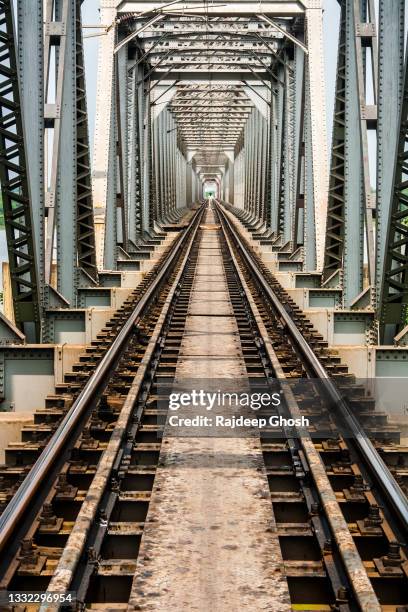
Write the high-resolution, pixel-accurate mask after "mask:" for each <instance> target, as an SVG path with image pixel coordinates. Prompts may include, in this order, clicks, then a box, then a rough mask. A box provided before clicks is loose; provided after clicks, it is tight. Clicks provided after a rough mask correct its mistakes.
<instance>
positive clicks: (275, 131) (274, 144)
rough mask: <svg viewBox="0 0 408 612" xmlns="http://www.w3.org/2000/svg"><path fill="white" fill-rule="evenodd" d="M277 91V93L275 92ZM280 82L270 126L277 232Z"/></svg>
mask: <svg viewBox="0 0 408 612" xmlns="http://www.w3.org/2000/svg"><path fill="white" fill-rule="evenodd" d="M275 92H276V93H275ZM279 100H280V98H279V84H278V85H276V88H275V90H274V89H272V96H271V126H270V143H271V144H270V152H271V154H270V155H271V156H270V164H271V203H270V207H271V213H270V214H271V223H270V226H271V229H272V231H273V232H274V233H275V234H276V233H277V229H278V223H277V219H278V194H279V134H280V132H279Z"/></svg>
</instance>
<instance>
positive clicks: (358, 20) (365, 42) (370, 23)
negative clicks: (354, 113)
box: [346, 0, 378, 305]
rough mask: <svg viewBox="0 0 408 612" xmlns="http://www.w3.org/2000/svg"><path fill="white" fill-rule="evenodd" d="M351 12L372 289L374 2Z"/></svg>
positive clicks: (358, 1) (360, 0)
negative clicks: (369, 79)
mask: <svg viewBox="0 0 408 612" xmlns="http://www.w3.org/2000/svg"><path fill="white" fill-rule="evenodd" d="M347 1H349V0H347ZM352 10H353V38H354V50H355V54H356V73H357V95H358V106H357V110H358V114H359V124H360V129H359V135H360V155H361V169H362V198H363V212H364V221H365V238H366V243H367V254H368V283H369V285H370V286H371V287H373V286H374V284H375V246H374V217H375V198H374V197H373V195H372V187H371V177H370V166H369V155H368V131H369V129H370V123H375V124H376V121H377V81H378V53H377V33H376V18H375V8H374V0H353V8H352ZM367 48H370V49H371V57H372V66H371V69H372V70H371V72H372V81H373V92H374V101H373V102H374V103H373V105H371V108H370V105H369V104H368V102H367V93H368V84H367V72H368V70H367ZM354 297H356V296H354ZM346 305H348V304H346Z"/></svg>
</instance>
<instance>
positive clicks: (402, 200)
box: [379, 54, 408, 344]
mask: <svg viewBox="0 0 408 612" xmlns="http://www.w3.org/2000/svg"><path fill="white" fill-rule="evenodd" d="M398 134H399V136H398V146H397V149H396V155H395V168H394V175H393V188H392V201H391V206H390V214H389V219H388V228H387V239H386V244H385V258H384V271H383V277H382V279H383V280H382V287H381V292H380V302H379V306H380V307H379V311H380V341H381V342H385V343H387V344H388V343H392V342H393V340H394V337H395V336H396V334H397V333H398V332H399V331H400V330H401V329H403V328H404V327H405V326H406V325H407V324H408V196H407V185H408V54H407V57H406V60H405V78H404V87H403V98H402V103H401V111H400V120H399V130H398Z"/></svg>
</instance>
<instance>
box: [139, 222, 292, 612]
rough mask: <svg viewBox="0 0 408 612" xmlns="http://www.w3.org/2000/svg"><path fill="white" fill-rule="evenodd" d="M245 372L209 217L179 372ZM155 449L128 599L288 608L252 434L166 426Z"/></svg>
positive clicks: (150, 605)
mask: <svg viewBox="0 0 408 612" xmlns="http://www.w3.org/2000/svg"><path fill="white" fill-rule="evenodd" d="M213 221H214V218H213V213H212V212H211V211H210V212H208V213H207V216H206V223H211V222H213ZM243 375H244V376H245V375H246V370H245V364H244V360H243V356H242V352H241V348H240V343H239V335H238V329H237V325H236V321H235V318H234V315H233V310H232V305H231V302H230V298H229V293H228V286H227V279H226V275H225V270H224V267H223V261H222V255H221V249H220V239H219V236H218V233H217V231H214V229H211V227H209V228H208V229H207V231H205V232H204V237H203V239H202V241H201V244H200V250H199V256H198V261H197V268H196V274H195V278H194V282H193V287H192V296H191V301H190V304H189V311H188V316H187V320H186V326H185V334H184V338H183V342H182V345H181V351H180V356H179V360H178V364H177V370H176V378H177V379H179V380H181V379H183V380H185V379H186V378H189V379H192V378H193V379H194V382H193V381H192V380H190V384H191V385H192V386H194V388H196V389H200V388H201V387H203V388H205V389H208V383H209V380H208V379H217V378H223V379H234V380H235V381H238V380H240V379H242V377H243ZM204 380H205V383H204ZM200 381H201V383H200ZM236 384H238V383H235V382H234V385H236ZM240 384H241V386H242V383H240ZM183 388H185V386H184V387H183ZM224 410H225V409H224ZM193 435H194V434H193ZM162 449H163V450H162V453H161V463H162V465H159V467H158V471H157V475H156V479H155V487H154V490H153V494H152V499H151V503H150V507H149V512H148V516H147V524H146V527H145V530H144V534H143V538H142V543H141V550H140V554H139V561H138V566H137V570H136V575H135V578H134V581H133V586H132V593H131V597H130V601H129V608H128V609H129V610H136V609H138V610H139V609H142V610H163V611H166V612H172V611H174V612H176V611H177V612H179V611H180V610H190V611H193V610H200V611H203V612H204V611H206V612H207V611H208V610H210V609H214V610H217V612H220V611H223V610H225V611H227V610H248V611H249V610H251V611H252V610H255V609H256V610H271V609H275V610H277V609H279V610H280V611H285V610H289V609H290V604H289V595H288V587H287V583H286V579H285V578H284V576H283V573H282V566H283V562H282V557H281V551H280V547H279V541H278V537H277V535H276V527H275V522H274V518H273V514H272V504H271V500H270V495H269V489H268V483H267V478H266V474H265V468H264V466H263V460H262V453H261V447H260V442H259V439H258V438H257V437H173V436H171V437H168V438H167V439H166V440H165V441H164V444H163V445H162Z"/></svg>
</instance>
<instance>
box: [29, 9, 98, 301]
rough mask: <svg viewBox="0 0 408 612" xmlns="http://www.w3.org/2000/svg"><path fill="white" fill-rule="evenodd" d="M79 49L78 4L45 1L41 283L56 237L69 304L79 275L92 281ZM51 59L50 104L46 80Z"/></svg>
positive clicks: (62, 289) (48, 276) (60, 279)
mask: <svg viewBox="0 0 408 612" xmlns="http://www.w3.org/2000/svg"><path fill="white" fill-rule="evenodd" d="M22 44H23V45H24V41H22ZM82 45H83V43H82V22H81V0H47V2H46V10H45V38H44V77H45V100H44V103H45V106H44V115H43V116H44V129H45V132H46V134H47V137H49V136H51V137H52V147H50V148H49V149H48V148H47V152H48V150H49V151H50V154H49V159H48V158H46V161H45V167H46V168H47V167H48V166H49V167H50V168H51V172H50V176H49V179H48V180H47V182H46V184H45V212H46V221H47V222H46V232H45V235H46V241H45V256H44V280H45V283H46V284H47V285H51V284H52V275H53V254H54V240H55V237H56V251H57V262H56V263H57V288H58V291H59V293H60V294H61V295H62V296H63V297H64V298H65V299H66V300H68V302H70V303H71V304H74V303H75V299H76V291H77V288H78V285H79V283H80V282H81V272H85V273H86V275H87V280H86V281H85V282H89V281H90V280H91V282H96V281H97V270H96V252H95V230H94V220H93V203H92V192H91V178H90V162H89V141H88V120H87V106H86V91H85V76H84V70H85V69H84V57H83V46H82ZM54 58H55V75H56V76H55V100H54V93H53V92H54V87H53V85H54V83H53V79H51V76H50V73H51V70H52V62H53V59H54ZM47 154H48V153H47ZM68 227H69V228H70V231H67V228H68Z"/></svg>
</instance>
